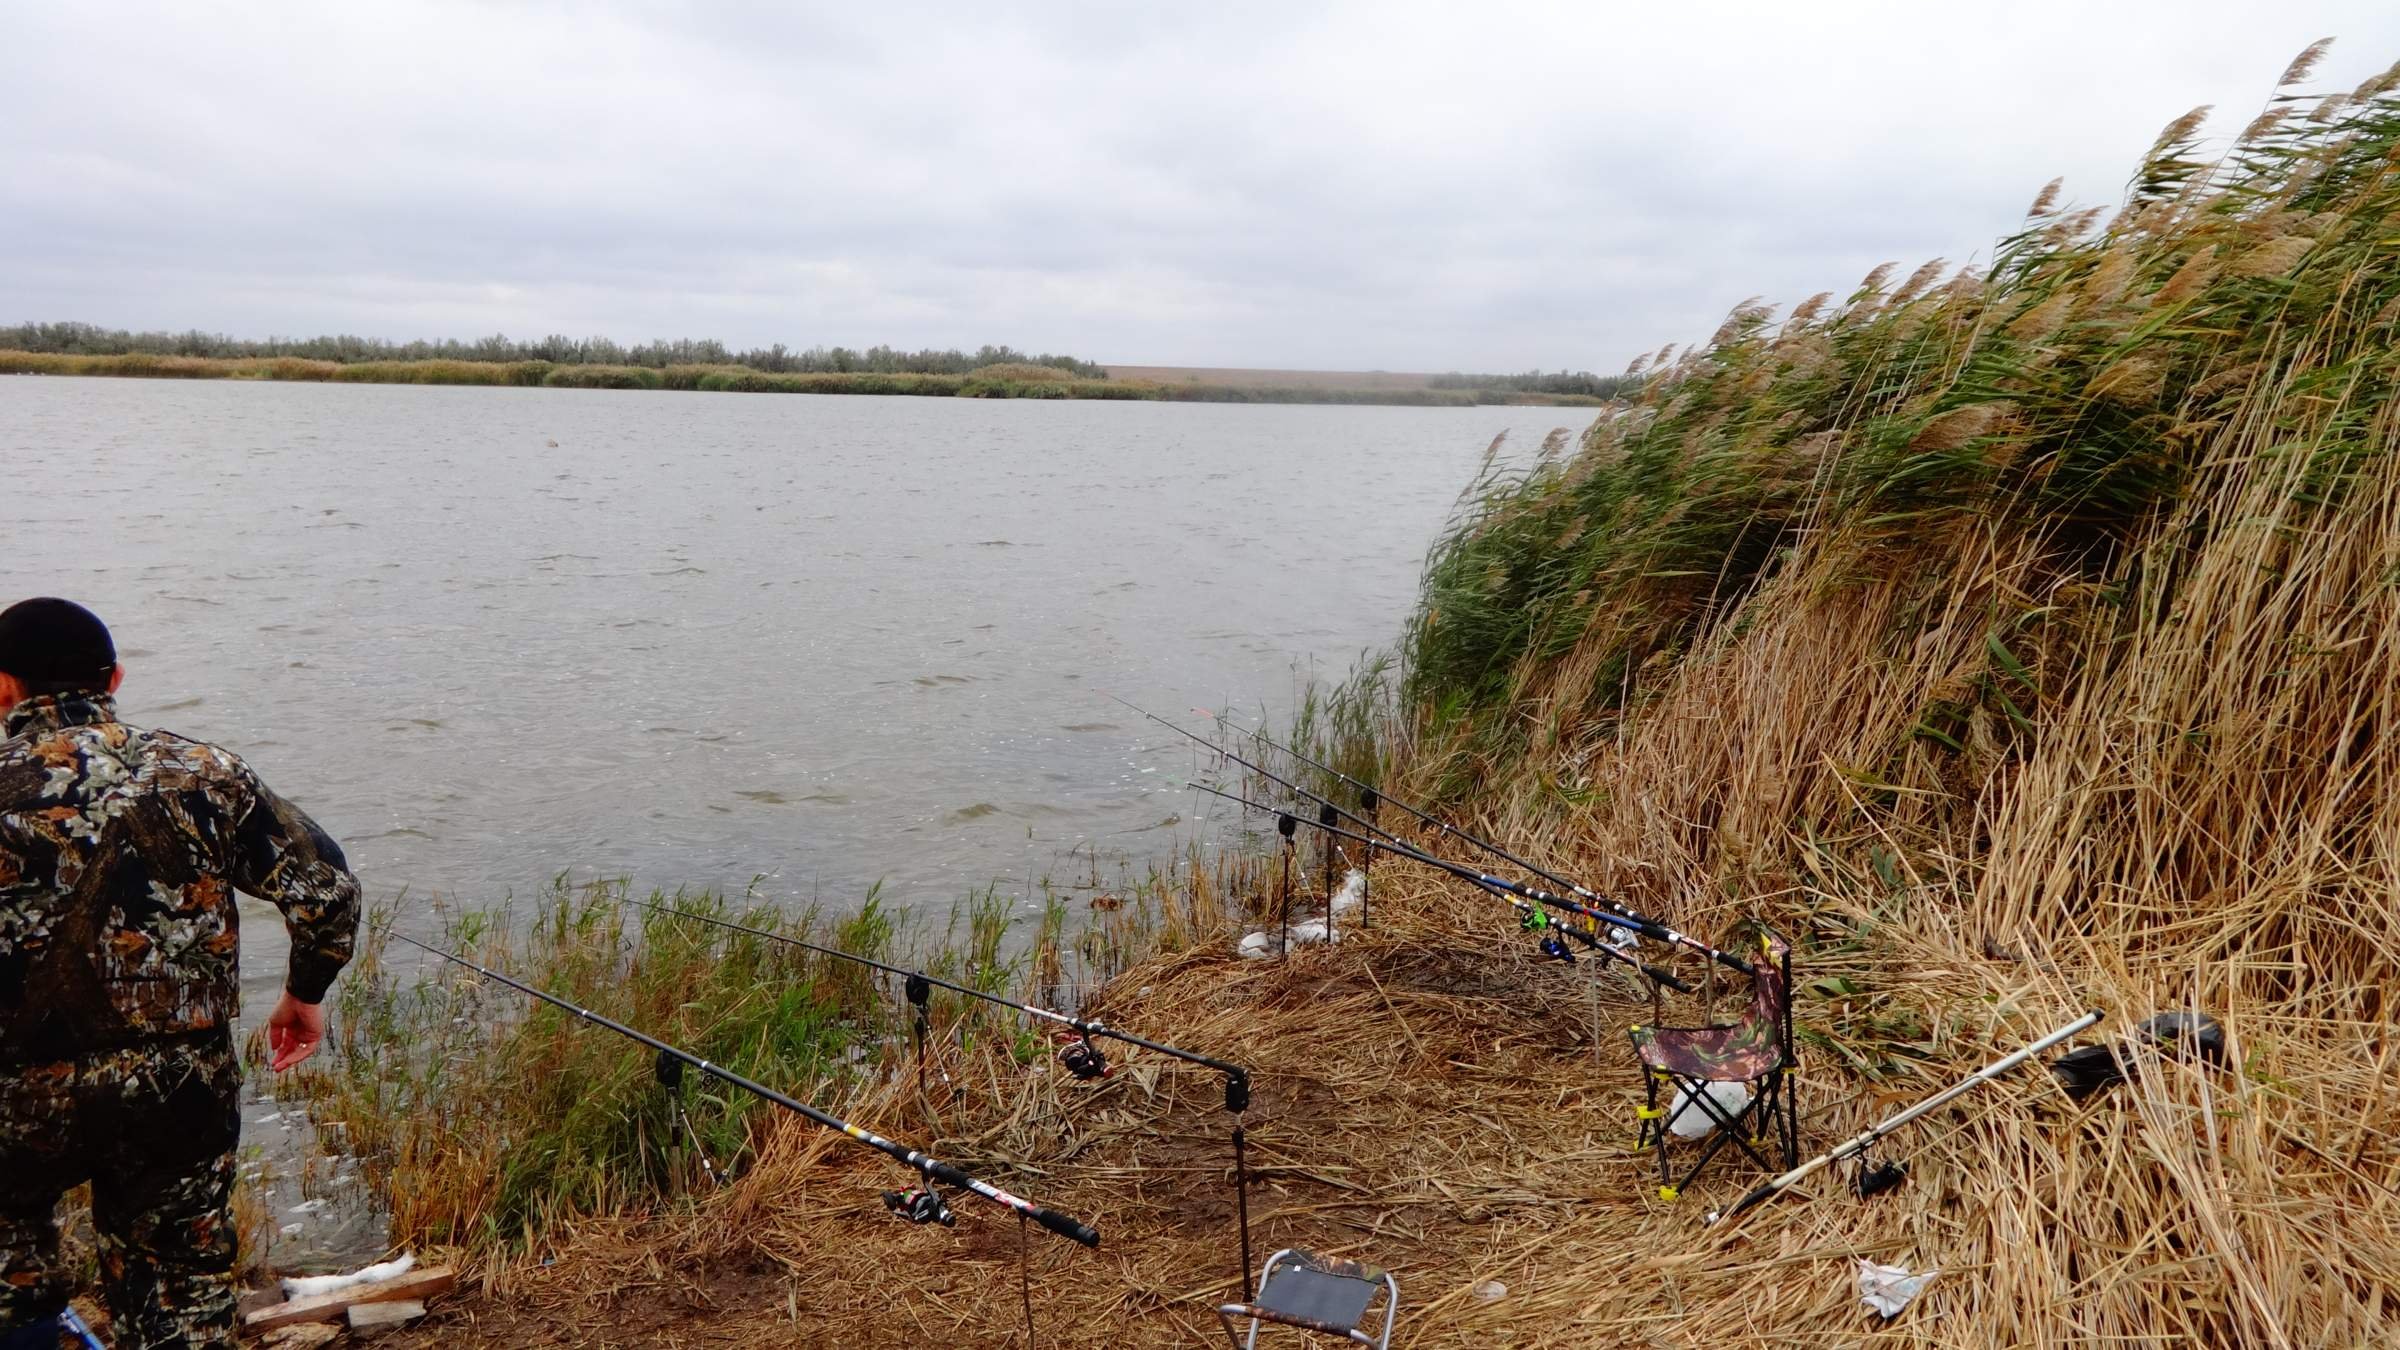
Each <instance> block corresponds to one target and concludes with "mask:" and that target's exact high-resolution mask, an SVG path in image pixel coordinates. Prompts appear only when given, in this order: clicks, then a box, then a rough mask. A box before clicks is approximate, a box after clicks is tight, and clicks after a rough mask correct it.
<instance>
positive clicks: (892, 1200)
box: [883, 1185, 958, 1228]
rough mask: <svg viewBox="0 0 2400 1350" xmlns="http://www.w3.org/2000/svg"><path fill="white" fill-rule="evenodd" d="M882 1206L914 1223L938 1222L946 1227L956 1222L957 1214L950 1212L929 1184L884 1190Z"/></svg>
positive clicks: (898, 1216)
mask: <svg viewBox="0 0 2400 1350" xmlns="http://www.w3.org/2000/svg"><path fill="white" fill-rule="evenodd" d="M883 1207H884V1208H885V1209H888V1210H890V1211H891V1212H892V1214H893V1216H894V1217H895V1218H900V1219H905V1220H907V1221H908V1222H910V1223H914V1224H929V1223H938V1224H940V1225H941V1226H942V1227H944V1228H948V1227H950V1226H951V1225H953V1224H955V1223H957V1222H958V1216H957V1215H955V1214H953V1213H951V1212H950V1206H949V1205H948V1204H946V1203H944V1201H943V1200H942V1197H941V1195H940V1194H939V1193H938V1192H936V1191H935V1190H934V1189H933V1188H932V1187H931V1186H926V1185H916V1186H911V1187H909V1188H908V1189H907V1190H905V1191H885V1192H884V1193H883Z"/></svg>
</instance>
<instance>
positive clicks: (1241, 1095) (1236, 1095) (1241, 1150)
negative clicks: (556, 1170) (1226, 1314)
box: [1225, 1069, 1253, 1303]
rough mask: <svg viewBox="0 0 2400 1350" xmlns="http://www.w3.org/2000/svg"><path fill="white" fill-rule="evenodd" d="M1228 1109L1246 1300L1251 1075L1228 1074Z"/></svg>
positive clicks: (1247, 1297) (1237, 1281)
mask: <svg viewBox="0 0 2400 1350" xmlns="http://www.w3.org/2000/svg"><path fill="white" fill-rule="evenodd" d="M1225 1109H1226V1110H1228V1111H1231V1112H1232V1113H1233V1205H1234V1214H1235V1216H1236V1221H1237V1222H1238V1223H1239V1224H1240V1225H1241V1234H1242V1268H1241V1270H1240V1271H1239V1272H1237V1276H1238V1278H1236V1279H1235V1280H1234V1287H1235V1288H1236V1289H1238V1290H1240V1291H1241V1294H1242V1301H1243V1302H1245V1303H1246V1302H1249V1301H1250V1298H1251V1296H1252V1293H1253V1291H1252V1290H1251V1288H1250V1271H1251V1265H1250V1163H1249V1154H1248V1152H1247V1150H1246V1148H1245V1142H1246V1141H1245V1140H1244V1137H1243V1135H1242V1113H1243V1112H1245V1111H1247V1110H1249V1109H1250V1075H1249V1074H1247V1073H1245V1072H1243V1071H1242V1070H1240V1069H1235V1070H1234V1071H1232V1072H1231V1073H1228V1074H1226V1075H1225Z"/></svg>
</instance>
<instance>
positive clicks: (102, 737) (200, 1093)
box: [0, 599, 358, 1350]
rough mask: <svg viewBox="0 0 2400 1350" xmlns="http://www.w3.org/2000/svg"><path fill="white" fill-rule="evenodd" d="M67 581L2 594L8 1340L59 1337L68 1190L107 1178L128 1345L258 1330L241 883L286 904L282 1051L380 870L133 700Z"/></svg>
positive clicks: (2, 1309) (3, 1286) (112, 1251)
mask: <svg viewBox="0 0 2400 1350" xmlns="http://www.w3.org/2000/svg"><path fill="white" fill-rule="evenodd" d="M122 678H123V672H122V671H121V670H120V669H119V668H118V665H117V658H116V649H115V646H114V644H113V643H112V642H111V640H110V638H109V635H108V630H107V629H106V628H105V627H104V626H102V624H101V623H100V621H99V619H97V618H95V617H94V616H93V615H92V614H91V613H90V612H89V611H86V610H84V609H83V608H81V607H80V606H77V605H73V604H69V603H68V602H66V601H64V600H54V599H40V600H28V601H25V602H24V603H22V604H19V605H15V606H13V607H11V608H9V609H8V610H6V611H4V612H0V1350H18V1347H19V1346H20V1345H22V1346H25V1347H34V1346H39V1347H41V1350H52V1347H55V1346H56V1345H57V1343H58V1342H57V1330H56V1328H57V1321H56V1318H57V1316H58V1313H59V1311H60V1309H61V1308H63V1307H64V1306H65V1304H66V1301H67V1298H68V1296H69V1295H70V1294H71V1293H72V1292H73V1291H72V1289H71V1288H70V1283H69V1281H70V1278H71V1272H69V1271H67V1270H66V1269H64V1268H62V1266H61V1264H60V1260H59V1234H58V1218H57V1210H58V1202H59V1199H60V1197H61V1195H63V1194H64V1193H65V1191H66V1190H67V1189H68V1188H70V1187H72V1186H75V1185H78V1184H81V1183H82V1182H85V1181H89V1182H91V1183H92V1220H93V1226H94V1227H95V1228H96V1229H97V1230H98V1234H99V1242H100V1269H101V1277H102V1280H103V1283H104V1284H105V1286H106V1289H105V1293H106V1298H107V1302H108V1307H109V1313H110V1316H111V1319H112V1321H113V1323H114V1335H113V1337H112V1339H113V1341H114V1342H115V1344H116V1345H117V1346H118V1347H120V1350H150V1348H151V1347H168V1346H176V1347H182V1346H197V1347H212V1348H213V1347H225V1350H231V1347H232V1346H233V1344H234V1338H233V1323H234V1296H235V1291H234V1286H233V1258H234V1239H235V1234H234V1230H233V1224H232V1215H231V1206H232V1198H233V1169H234V1146H235V1144H236V1142H237V1140H238V1138H239V1135H240V1130H241V1116H240V1111H239V1097H238V1090H239V1088H240V1086H241V1066H240V1063H239V1062H238V1060H237V1059H236V1057H235V1053H234V1048H233V1023H234V1016H235V1013H236V1012H237V1010H238V1009H237V1006H236V1005H237V1002H238V1000H239V996H240V990H239V986H238V984H237V983H236V979H235V960H236V957H237V954H238V948H239V941H238V937H237V934H236V931H235V923H236V914H235V909H234V892H235V891H236V890H240V891H245V892H248V893H249V894H252V895H255V896H258V897H260V898H262V899H265V900H267V901H270V902H272V903H273V904H274V905H275V906H276V907H277V908H279V909H281V910H282V911H283V916H284V925H285V927H286V928H287V929H288V930H289V931H290V934H291V939H292V955H291V966H290V973H289V975H288V977H287V978H286V980H285V983H284V993H283V998H282V1000H281V1001H280V1002H278V1003H277V1004H276V1006H275V1011H274V1014H273V1015H272V1016H271V1017H269V1019H268V1021H267V1033H268V1034H267V1039H268V1045H269V1048H270V1050H271V1051H272V1053H273V1067H274V1068H275V1070H276V1071H277V1072H281V1071H283V1070H284V1069H288V1068H290V1067H291V1066H293V1065H295V1064H297V1063H299V1062H300V1061H302V1060H304V1059H306V1058H308V1057H309V1055H311V1054H312V1053H314V1052H315V1051H316V1048H317V1045H318V1043H319V1042H320V1041H322V1040H323V1038H324V1034H325V1020H324V1012H323V1010H322V1009H321V1007H320V1006H319V1005H320V1004H321V1003H322V1002H323V1000H324V998H325V992H326V989H327V988H328V986H330V985H331V984H332V983H333V978H334V976H335V974H336V973H338V972H339V971H340V970H341V968H342V966H343V964H344V963H345V962H347V961H348V960H349V959H350V948H351V942H352V940H353V938H354V936H355V934H356V931H357V927H358V882H357V880H356V878H354V877H352V876H351V875H350V873H349V871H348V870H347V864H346V862H345V861H344V859H343V857H342V851H341V849H340V848H339V847H337V846H336V845H335V844H334V842H333V841H332V840H331V839H329V838H327V837H326V836H325V833H324V831H322V830H320V829H318V828H317V826H316V824H315V823H314V822H312V821H311V820H309V818H308V817H307V816H305V815H303V814H301V813H300V811H299V810H298V809H297V808H295V807H293V806H292V805H291V804H290V803H288V802H286V801H284V800H283V799H281V798H280V797H277V796H276V795H275V794H274V793H272V792H270V791H268V790H267V788H266V785H265V784H263V783H261V782H260V781H259V780H258V778H257V777H256V776H255V775H254V774H252V773H251V771H250V769H249V767H248V766H247V765H245V764H243V763H242V761H241V760H240V759H238V758H236V757H235V756H234V755H232V754H231V753H229V752H227V751H224V750H220V749H217V748H216V747H214V746H210V745H203V744H201V743H199V742H197V741H189V740H185V739H183V738H182V737H179V736H173V735H169V734H167V733H165V732H158V731H144V730H141V729H139V728H135V727H130V726H127V725H125V724H124V723H122V722H119V721H118V720H117V716H116V709H115V704H114V702H113V698H112V696H113V695H114V694H115V692H116V689H117V686H118V684H119V682H120V681H121V680H122Z"/></svg>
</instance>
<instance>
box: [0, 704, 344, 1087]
mask: <svg viewBox="0 0 2400 1350" xmlns="http://www.w3.org/2000/svg"><path fill="white" fill-rule="evenodd" d="M0 736H5V737H7V739H5V740H0V1063H7V1062H11V1061H15V1062H18V1063H23V1062H27V1061H32V1060H43V1059H53V1058H66V1057H71V1056H75V1055H81V1054H88V1053H91V1052H94V1051H99V1050H108V1049H114V1048H117V1047H120V1046H126V1045H132V1044H136V1043H138V1042H141V1041H145V1040H148V1039H151V1038H153V1037H158V1036H172V1035H179V1034H183V1033H188V1032H195V1031H206V1030H209V1029H212V1028H215V1027H221V1026H230V1025H231V1024H232V1022H233V1019H234V1015H235V1013H236V1012H237V1011H238V1010H239V1003H240V997H241V991H240V986H239V984H238V983H237V982H236V978H235V961H236V958H237V956H238V954H239V948H240V939H239V935H238V933H237V930H236V924H237V922H238V918H237V915H236V912H235V908H234V892H235V891H236V890H241V891H246V892H248V893H250V894H252V895H255V896H258V897H259V898H261V899H264V900H267V901H270V902H272V903H273V904H274V905H275V906H276V908H278V909H281V910H282V911H283V917H284V926H285V927H286V928H287V929H289V930H290V932H291V938H292V957H291V970H290V975H289V977H288V979H287V980H286V982H285V988H287V989H289V990H290V991H291V993H292V995H293V996H294V997H295V998H299V999H301V1000H304V1001H306V1002H310V1003H315V1002H319V1001H321V1000H323V998H324V997H325V991H326V988H327V987H328V986H330V985H331V984H332V983H333V977H334V975H335V974H337V973H338V972H339V971H340V970H341V968H342V966H343V965H344V963H346V962H348V961H349V959H350V947H351V943H352V941H353V939H354V938H355V936H356V934H357V929H358V909H359V903H358V901H359V894H358V881H357V879H356V878H355V877H353V876H351V875H350V873H349V871H348V863H347V861H346V860H345V859H344V858H343V857H342V851H341V849H340V848H339V847H338V846H337V845H335V844H334V842H333V841H332V840H331V839H329V838H327V837H326V835H325V832H324V831H323V830H321V829H318V828H317V825H316V823H315V822H314V821H312V820H310V819H309V818H308V817H307V816H305V815H303V814H301V812H300V811H299V809H298V808H296V807H294V806H292V805H291V804H290V803H289V802H286V801H284V800H283V799H282V798H280V797H278V796H276V795H275V794H274V793H272V792H270V791H268V790H267V787H266V785H265V784H264V783H261V782H260V781H259V780H258V778H257V776H256V775H255V774H253V773H251V771H250V768H249V766H248V765H245V764H244V763H242V761H241V760H240V759H239V758H238V757H236V756H234V755H233V754H231V753H228V752H227V751H224V750H220V749H218V748H216V747H215V746H212V745H203V744H201V743H200V742H197V741H188V740H185V739H183V738H182V737H180V736H174V735H169V734H167V733H165V732H159V731H144V730H141V729H139V728H136V727H130V726H127V725H125V724H124V723H122V722H119V721H118V720H117V715H116V707H115V705H114V703H113V702H112V701H111V700H110V699H108V698H107V697H106V696H103V695H67V696H64V697H54V696H44V697H40V698H34V699H28V700H27V701H25V702H23V703H20V704H18V705H17V706H16V708H15V709H14V710H12V711H10V712H9V713H8V714H7V717H6V719H5V720H0Z"/></svg>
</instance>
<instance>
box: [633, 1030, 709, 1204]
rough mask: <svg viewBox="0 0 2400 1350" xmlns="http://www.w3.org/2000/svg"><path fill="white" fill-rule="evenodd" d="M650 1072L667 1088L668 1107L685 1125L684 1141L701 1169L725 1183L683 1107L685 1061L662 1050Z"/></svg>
mask: <svg viewBox="0 0 2400 1350" xmlns="http://www.w3.org/2000/svg"><path fill="white" fill-rule="evenodd" d="M650 1072H651V1073H652V1074H654V1075H656V1076H657V1078H658V1085H659V1086H660V1087H662V1088H665V1089H666V1090H667V1108H668V1110H669V1111H671V1112H673V1113H674V1116H675V1123H676V1124H677V1125H680V1126H682V1127H683V1137H684V1141H685V1142H686V1143H689V1144H690V1145H691V1146H692V1152H693V1154H695V1155H696V1156H697V1157H698V1158H699V1159H700V1170H701V1171H703V1172H706V1173H707V1174H708V1179H709V1180H710V1181H711V1182H713V1183H715V1184H716V1185H719V1186H722V1185H724V1184H725V1178H724V1177H723V1176H722V1175H721V1174H720V1173H718V1171H717V1164H716V1162H715V1161H714V1160H713V1159H711V1158H710V1157H709V1156H708V1150H707V1149H706V1148H703V1147H702V1146H701V1144H700V1132H699V1131H698V1130H696V1129H694V1128H692V1118H691V1116H690V1115H688V1114H686V1113H685V1111H684V1109H683V1061H682V1060H680V1059H677V1058H675V1056H673V1055H671V1054H668V1053H667V1052H666V1051H664V1050H661V1051H659V1052H658V1059H657V1061H656V1062H654V1063H653V1064H652V1065H651V1066H650ZM660 1155H661V1156H662V1157H664V1155H665V1150H663V1149H662V1150H660Z"/></svg>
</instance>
